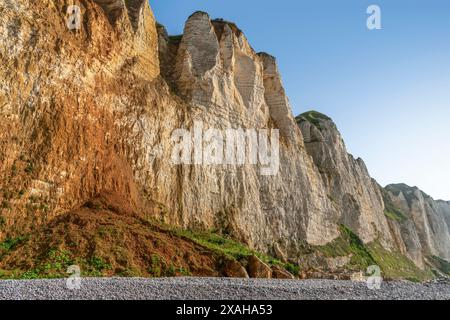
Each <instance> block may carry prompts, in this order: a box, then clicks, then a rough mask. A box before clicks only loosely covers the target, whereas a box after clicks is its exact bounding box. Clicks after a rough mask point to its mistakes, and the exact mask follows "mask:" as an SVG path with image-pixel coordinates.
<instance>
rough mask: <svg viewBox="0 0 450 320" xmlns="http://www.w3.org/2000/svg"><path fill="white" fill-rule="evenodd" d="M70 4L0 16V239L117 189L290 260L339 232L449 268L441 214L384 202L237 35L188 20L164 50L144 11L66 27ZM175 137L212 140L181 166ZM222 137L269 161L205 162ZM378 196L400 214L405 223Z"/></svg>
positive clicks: (137, 4) (228, 26)
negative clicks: (241, 136) (233, 132)
mask: <svg viewBox="0 0 450 320" xmlns="http://www.w3.org/2000/svg"><path fill="white" fill-rule="evenodd" d="M71 4H72V1H70V2H69V1H56V0H44V1H31V2H30V1H25V0H19V1H18V0H14V1H13V0H3V1H2V3H0V14H1V15H2V19H1V21H0V43H1V46H0V61H1V64H0V203H1V206H0V215H1V220H0V221H1V225H0V240H3V239H6V238H9V237H12V236H17V235H20V234H23V233H26V232H29V231H31V230H33V229H35V228H38V227H39V226H40V225H42V224H45V223H47V222H49V221H52V219H54V218H55V217H58V216H60V215H62V214H63V213H66V212H70V211H71V210H74V209H76V208H78V207H80V206H81V205H82V204H84V203H86V201H88V200H89V199H91V198H94V197H96V196H97V195H98V194H100V193H102V192H105V191H114V193H116V194H117V193H118V194H121V195H122V196H123V197H124V198H126V199H127V200H128V202H129V204H128V205H129V206H130V207H132V208H133V210H135V211H136V212H138V213H139V214H140V215H143V216H153V217H157V218H160V219H162V220H164V221H165V222H167V223H170V224H172V225H176V226H180V227H184V228H196V229H203V230H212V229H214V230H217V231H218V232H221V233H224V234H229V235H230V236H232V237H234V238H236V239H238V240H240V241H241V242H244V243H245V244H248V245H249V246H250V247H252V248H255V249H258V250H261V251H263V252H268V253H271V254H273V255H276V256H277V257H279V258H283V259H285V258H287V259H289V260H292V261H297V259H298V257H299V255H301V254H302V252H303V251H302V250H303V248H304V246H305V245H307V246H312V247H316V246H323V245H326V244H329V243H330V242H332V241H333V240H335V239H336V238H338V237H339V236H340V233H339V230H340V228H339V225H340V224H344V225H346V226H347V227H349V228H350V229H351V230H352V231H353V232H355V233H356V234H357V235H358V236H359V237H360V238H361V239H362V240H363V242H364V243H371V242H374V241H379V242H380V243H381V244H382V245H383V246H384V247H385V248H386V249H388V250H400V251H402V252H403V253H404V254H407V255H408V256H409V257H410V258H411V259H412V260H414V261H415V262H416V263H417V264H418V265H419V266H423V257H424V256H425V255H437V256H440V257H442V258H445V259H448V258H450V257H449V252H448V250H449V247H450V245H449V244H450V239H449V229H450V224H449V223H448V222H449V219H450V218H449V217H450V215H449V213H450V205H449V204H448V203H446V202H434V201H432V200H430V199H428V198H427V197H425V196H423V195H422V194H421V193H420V192H417V195H416V196H415V197H416V198H417V199H416V200H413V201H412V202H408V201H407V200H405V199H404V197H405V195H404V194H403V193H400V194H396V192H395V190H391V189H388V190H387V191H385V190H383V189H382V188H381V187H379V186H378V184H377V183H376V182H375V181H374V180H373V179H372V178H371V177H370V175H369V173H368V170H367V168H366V166H365V165H364V163H363V161H362V160H361V159H358V160H355V159H354V158H353V157H352V156H350V155H349V154H348V153H347V151H346V149H345V145H344V142H343V140H342V138H341V136H340V134H339V132H338V130H337V128H336V126H335V125H334V124H333V122H332V121H331V120H330V119H328V118H327V117H324V116H322V115H317V114H315V113H308V114H305V115H303V116H301V117H298V118H297V121H296V119H295V118H294V117H293V115H292V111H291V107H290V104H289V100H288V98H287V96H286V94H285V91H284V89H283V86H282V82H281V76H280V74H279V71H278V68H277V64H276V61H275V58H274V57H272V56H270V55H268V54H265V53H256V52H255V51H254V50H253V49H252V47H251V46H250V44H249V43H248V41H247V39H246V37H245V35H244V33H243V32H242V31H241V30H239V29H238V28H237V26H236V25H234V24H233V23H229V22H226V21H223V20H211V19H210V17H209V16H208V15H207V14H206V13H203V12H197V13H194V14H193V15H192V16H191V17H189V19H188V20H187V22H186V26H185V30H184V34H183V35H182V36H180V37H169V36H168V35H167V32H166V31H165V30H164V27H163V26H160V25H157V24H156V22H155V19H154V17H153V13H152V12H151V9H150V7H149V5H148V3H147V1H145V0H135V1H131V0H129V1H124V0H86V1H82V2H80V3H78V5H79V7H80V8H81V13H82V23H81V27H80V29H79V30H71V29H70V28H68V26H67V18H68V15H70V14H71V13H70V12H69V13H68V14H67V9H68V7H69V5H71ZM179 129H185V130H187V131H188V132H190V134H191V136H190V137H191V138H192V139H194V140H195V139H196V137H195V135H194V134H192V132H194V131H195V129H197V130H201V131H202V132H206V131H208V129H215V131H210V132H209V133H211V132H212V133H214V134H212V135H211V137H210V138H209V139H207V138H205V140H207V141H203V142H201V141H200V140H195V141H197V142H199V141H200V142H199V143H198V144H200V146H201V148H200V153H198V152H199V151H198V150H197V151H194V152H193V155H192V156H189V157H187V158H186V159H189V161H187V162H188V163H187V162H184V163H181V164H177V163H174V161H173V149H174V147H175V146H176V142H177V141H175V140H174V139H173V133H174V132H176V131H177V130H179ZM229 129H238V130H241V131H242V132H244V133H245V132H246V131H245V130H255V132H257V133H260V132H264V133H267V134H269V136H270V135H271V134H272V137H276V135H274V134H275V132H276V131H275V129H278V130H279V145H278V149H279V152H272V154H271V155H270V156H271V160H274V161H273V162H268V163H263V162H261V161H259V160H261V159H260V158H256V161H255V162H254V163H246V162H245V163H239V164H238V165H234V164H230V163H225V164H223V163H220V164H218V163H214V161H213V162H212V163H209V162H208V161H211V158H212V159H213V160H214V157H207V155H206V153H205V152H206V151H205V150H209V149H208V146H210V145H211V141H212V140H217V141H218V143H219V144H216V146H217V145H218V146H219V149H226V146H225V145H222V144H220V141H219V140H220V139H218V137H220V135H221V134H222V138H223V137H224V136H226V132H227V130H229ZM264 130H265V131H264ZM218 132H219V133H218ZM205 137H206V134H205ZM247 138H248V137H247ZM248 139H249V138H248ZM261 139H262V138H261V137H258V139H256V140H257V141H262V140H261ZM275 140H277V139H275ZM195 141H194V142H195ZM217 141H216V142H217ZM246 141H247V140H246ZM270 142H271V143H269V145H268V148H269V149H270V147H274V143H273V142H274V141H273V140H271V141H270ZM194 144H195V143H194ZM220 146H222V147H220ZM233 150H234V149H233ZM272 150H276V149H272ZM235 151H236V150H235ZM214 153H215V155H217V150H216V151H215V152H214ZM276 155H279V156H278V157H277V156H276ZM402 192H403V191H402ZM402 195H403V197H402ZM386 199H389V205H390V206H393V207H395V208H398V210H399V211H402V212H403V213H404V214H405V215H407V216H408V217H407V219H405V221H403V222H402V223H401V224H400V223H397V222H396V221H394V222H392V221H390V219H389V218H388V217H387V216H386V214H385V213H386V207H387V206H386ZM155 204H157V207H159V210H154V207H155ZM396 223H397V224H396Z"/></svg>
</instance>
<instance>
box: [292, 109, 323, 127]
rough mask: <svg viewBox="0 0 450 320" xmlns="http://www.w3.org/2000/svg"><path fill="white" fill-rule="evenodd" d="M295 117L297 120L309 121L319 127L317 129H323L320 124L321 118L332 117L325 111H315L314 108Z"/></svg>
mask: <svg viewBox="0 0 450 320" xmlns="http://www.w3.org/2000/svg"><path fill="white" fill-rule="evenodd" d="M295 119H296V120H297V122H300V121H302V120H305V121H309V122H310V123H312V124H313V125H314V126H315V127H317V129H319V130H322V126H321V124H320V121H321V120H331V118H330V117H328V116H326V115H324V114H323V113H320V112H317V111H314V110H312V111H308V112H305V113H302V114H301V115H299V116H297V117H296V118H295Z"/></svg>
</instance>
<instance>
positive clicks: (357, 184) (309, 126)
mask: <svg viewBox="0 0 450 320" xmlns="http://www.w3.org/2000/svg"><path fill="white" fill-rule="evenodd" d="M297 122H298V125H299V126H300V128H301V130H302V133H303V137H304V140H305V146H306V150H307V151H308V153H309V154H310V155H311V157H312V158H313V160H314V163H315V164H316V166H317V167H318V169H319V171H320V174H321V177H322V180H323V182H324V184H325V186H326V189H327V195H328V197H329V198H330V199H331V201H332V202H333V205H334V206H335V208H336V210H337V211H338V212H339V219H340V222H341V223H342V224H344V225H346V226H348V227H349V228H350V229H352V230H353V231H354V232H355V233H356V234H357V235H358V236H359V237H360V238H361V239H362V240H363V241H364V242H365V243H369V242H372V241H374V240H377V239H378V238H380V240H382V241H383V244H384V245H385V246H386V247H392V245H391V244H392V237H391V234H390V230H389V226H388V223H387V220H386V217H385V215H384V202H383V197H382V193H381V190H380V187H379V185H378V184H377V183H376V182H375V181H374V180H373V179H372V178H371V176H370V174H369V172H368V170H367V167H366V165H365V164H364V161H363V160H362V159H360V158H359V159H355V158H353V156H352V155H351V154H349V153H348V152H347V149H346V147H345V144H344V141H343V139H342V137H341V134H340V133H339V131H338V130H337V127H336V125H335V124H334V122H333V121H332V120H331V119H330V118H328V117H327V116H325V115H322V114H320V113H318V112H315V111H310V112H306V113H304V114H302V115H300V116H298V117H297Z"/></svg>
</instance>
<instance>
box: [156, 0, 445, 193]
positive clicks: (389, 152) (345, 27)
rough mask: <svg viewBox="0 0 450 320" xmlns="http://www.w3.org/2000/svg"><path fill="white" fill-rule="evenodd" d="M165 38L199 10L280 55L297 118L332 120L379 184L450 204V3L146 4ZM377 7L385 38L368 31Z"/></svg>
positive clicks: (167, 0)
mask: <svg viewBox="0 0 450 320" xmlns="http://www.w3.org/2000/svg"><path fill="white" fill-rule="evenodd" d="M150 4H151V5H152V7H153V10H154V12H155V15H156V18H157V19H158V21H159V22H160V23H162V24H164V25H165V26H166V27H167V29H168V31H169V33H170V34H180V33H182V30H183V25H184V22H185V20H186V18H187V17H188V16H189V15H190V14H191V13H193V12H194V11H197V10H202V11H206V12H208V13H209V14H210V15H211V17H212V18H224V19H226V20H230V21H233V22H236V24H237V25H238V26H239V27H240V28H241V29H242V30H243V31H244V33H245V34H246V36H247V38H248V39H249V41H250V43H251V44H252V46H253V47H254V49H255V50H256V51H265V52H268V53H270V54H272V55H274V56H276V57H277V60H278V64H279V67H280V70H281V72H282V76H283V82H284V85H285V88H286V90H287V93H288V95H289V97H290V101H291V104H292V108H293V111H294V114H295V115H297V114H299V113H302V112H304V111H307V110H310V109H315V110H318V111H320V112H323V113H325V114H327V115H329V116H331V117H332V118H333V119H334V120H335V122H336V124H337V125H338V127H339V129H340V131H341V132H342V134H343V136H344V139H345V141H346V144H347V148H348V149H349V152H351V153H352V154H353V155H354V156H355V157H361V158H363V159H364V160H365V162H366V164H367V166H368V168H369V171H370V173H371V174H372V176H373V177H374V178H376V179H377V180H378V182H379V183H380V184H382V185H386V184H389V183H397V182H404V183H407V184H409V185H412V186H418V187H419V188H421V189H422V190H423V191H425V192H427V193H428V194H430V195H431V196H433V197H434V198H435V199H445V200H450V1H449V0H371V1H366V0H277V1H274V0H270V1H269V0H150ZM371 4H376V5H378V6H379V7H380V8H381V20H382V30H372V31H370V30H368V29H367V27H366V19H367V17H368V14H367V13H366V10H367V7H368V6H369V5H371Z"/></svg>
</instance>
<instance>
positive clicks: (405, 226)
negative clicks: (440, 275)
mask: <svg viewBox="0 0 450 320" xmlns="http://www.w3.org/2000/svg"><path fill="white" fill-rule="evenodd" d="M386 190H387V193H388V196H389V200H390V201H392V203H393V204H394V206H395V207H396V208H397V209H398V210H399V211H400V212H401V213H402V214H403V215H405V217H406V219H407V220H406V221H401V222H399V223H398V224H399V225H400V229H401V232H400V233H401V236H402V238H403V239H404V243H405V249H406V252H407V253H408V255H409V256H410V257H411V258H412V259H413V261H415V262H416V263H417V264H420V265H423V259H424V257H426V256H438V257H441V258H443V259H446V260H449V259H450V246H449V244H450V234H449V229H448V224H447V221H448V212H449V206H448V203H446V202H444V201H435V200H434V199H433V198H431V197H430V196H428V195H427V194H425V193H424V192H423V191H421V190H419V189H418V188H417V187H409V186H407V185H405V184H396V185H389V186H387V187H386Z"/></svg>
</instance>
